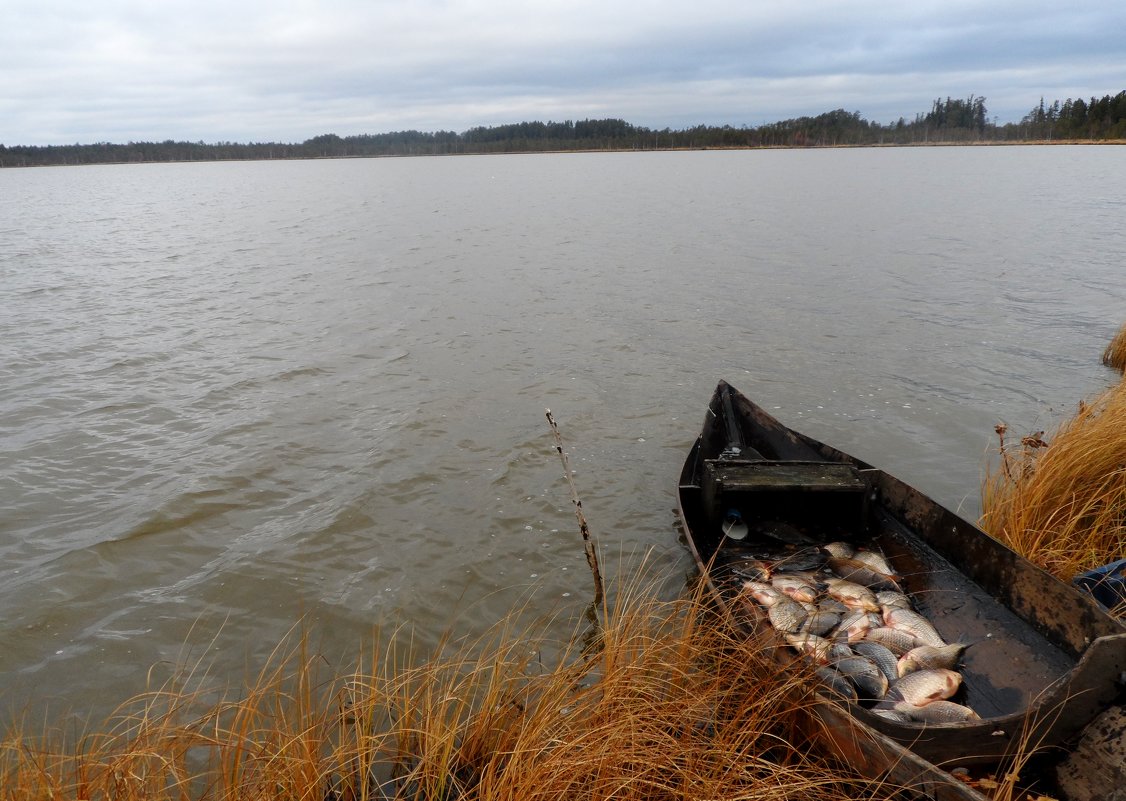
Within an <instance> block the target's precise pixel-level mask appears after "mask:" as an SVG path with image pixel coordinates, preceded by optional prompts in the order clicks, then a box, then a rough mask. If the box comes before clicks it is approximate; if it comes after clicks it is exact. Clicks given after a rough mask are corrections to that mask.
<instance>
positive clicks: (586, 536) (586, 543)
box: [546, 409, 603, 607]
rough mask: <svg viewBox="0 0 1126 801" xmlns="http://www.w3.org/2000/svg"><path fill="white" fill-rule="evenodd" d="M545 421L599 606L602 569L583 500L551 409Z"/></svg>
mask: <svg viewBox="0 0 1126 801" xmlns="http://www.w3.org/2000/svg"><path fill="white" fill-rule="evenodd" d="M546 411H547V423H548V425H550V426H551V433H552V436H553V437H554V438H555V450H556V451H557V452H558V453H559V459H560V461H561V462H563V475H564V476H566V477H567V486H569V487H570V488H571V503H573V504H574V505H575V517H577V518H578V520H579V532H580V533H581V534H582V535H583V548H584V549H585V550H586V563H587V565H588V566H589V567H590V573H591V575H592V576H593V577H594V606H595V607H599V606H601V605H602V597H603V592H602V570H601V568H599V566H598V548H597V547H596V546H595V543H594V538H593V537H591V535H590V527H589V526H588V525H587V523H586V516H585V515H584V514H583V502H582V500H581V499H580V498H579V491H578V490H577V489H575V479H574V478H573V477H572V475H571V465H570V464H569V463H568V462H567V453H566V451H564V450H563V437H562V436H561V435H560V433H559V426H558V425H556V423H555V418H554V417H552V415H551V409H547V410H546Z"/></svg>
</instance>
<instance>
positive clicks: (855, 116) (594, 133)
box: [0, 91, 1126, 167]
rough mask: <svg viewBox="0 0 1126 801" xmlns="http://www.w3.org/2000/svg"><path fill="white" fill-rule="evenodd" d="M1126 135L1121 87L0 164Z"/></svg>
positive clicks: (88, 149)
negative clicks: (1019, 106)
mask: <svg viewBox="0 0 1126 801" xmlns="http://www.w3.org/2000/svg"><path fill="white" fill-rule="evenodd" d="M1108 139H1126V91H1122V92H1119V93H1118V94H1117V95H1114V96H1111V95H1106V96H1105V97H1102V98H1094V97H1092V98H1091V99H1090V100H1089V101H1085V100H1083V99H1082V98H1080V99H1078V100H1072V99H1070V98H1068V99H1067V100H1065V101H1064V102H1063V103H1062V104H1061V103H1060V101H1058V100H1057V101H1055V102H1054V103H1052V104H1050V105H1045V104H1044V101H1043V99H1041V100H1040V104H1039V105H1038V106H1036V107H1035V108H1033V109H1032V110H1031V111H1030V112H1029V113H1028V114H1026V115H1025V116H1024V118H1023V119H1022V120H1021V121H1020V122H1018V123H1006V124H1004V125H997V124H996V121H993V122H990V121H989V117H988V112H987V110H986V108H985V98H984V97H975V96H974V95H970V96H969V97H968V98H966V99H965V100H962V99H960V98H950V97H948V98H946V99H945V100H942V99H938V100H935V101H934V104H933V106H932V107H931V110H930V111H929V112H927V113H925V114H922V113H920V114H917V115H916V116H915V119H914V120H910V121H908V120H906V119H904V118H900V119H899V121H898V122H894V123H891V124H888V125H881V124H880V123H877V122H871V121H869V120H866V119H864V118H863V117H861V116H860V112H858V111H853V112H849V111H845V110H844V109H837V110H836V111H829V112H826V113H824V114H820V115H818V116H816V117H799V118H797V119H790V120H784V121H782V122H775V123H770V124H767V125H762V126H759V127H757V128H748V127H745V126H744V127H740V128H735V127H732V126H730V125H724V126H720V127H716V126H710V125H697V126H696V127H694V128H685V129H683V130H672V129H670V128H665V129H663V130H655V129H651V128H645V127H643V126H638V125H632V124H630V123H628V122H626V121H625V120H619V119H606V120H580V121H578V122H572V121H570V120H567V121H566V122H520V123H515V124H511V125H497V126H491V127H477V128H470V129H469V130H468V131H465V132H463V133H455V132H454V131H437V132H433V133H424V132H422V131H396V132H393V133H381V134H362V135H359V136H343V137H342V136H337V135H336V134H324V135H322V136H315V137H313V138H312V139H308V140H306V141H304V142H302V143H300V144H279V143H275V142H269V143H257V142H255V143H251V144H239V143H236V142H219V143H216V144H204V143H203V142H174V141H172V140H167V141H164V142H130V143H128V144H124V145H116V144H110V143H108V142H99V143H97V144H92V145H77V144H76V145H47V146H23V145H17V146H14V147H5V146H3V145H0V167H30V166H38V165H58V164H102V163H124V162H151V161H223V160H235V159H304V158H349V157H363V156H421V155H446V154H454V153H525V152H542V151H558V150H659V149H670V148H687V149H699V148H752V147H839V146H844V145H917V144H928V143H970V142H1028V141H1058V140H1079V141H1101V140H1108Z"/></svg>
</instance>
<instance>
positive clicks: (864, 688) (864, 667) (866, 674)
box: [832, 656, 888, 700]
mask: <svg viewBox="0 0 1126 801" xmlns="http://www.w3.org/2000/svg"><path fill="white" fill-rule="evenodd" d="M832 666H833V667H834V668H836V669H837V670H838V671H839V672H840V673H841V674H842V675H844V676H847V677H848V680H849V681H851V682H852V683H853V684H855V685H856V689H857V690H858V691H859V692H860V693H861V694H862V695H863V696H864V697H865V698H871V699H873V700H879V699H881V698H883V697H884V696H885V695H886V694H887V691H888V680H887V676H885V675H884V674H883V673H882V672H881V671H880V669H879V668H878V667H877V666H876V665H875V664H874V663H873V662H872V660H870V659H866V658H865V657H863V656H851V657H848V658H847V659H838V660H836V661H835V662H833V663H832Z"/></svg>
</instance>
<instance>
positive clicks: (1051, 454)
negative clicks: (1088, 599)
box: [980, 383, 1126, 581]
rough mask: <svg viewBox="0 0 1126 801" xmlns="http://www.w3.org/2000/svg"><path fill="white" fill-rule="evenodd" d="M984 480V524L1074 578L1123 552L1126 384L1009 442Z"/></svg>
mask: <svg viewBox="0 0 1126 801" xmlns="http://www.w3.org/2000/svg"><path fill="white" fill-rule="evenodd" d="M997 433H998V435H999V436H1000V438H1001V449H1000V459H999V463H998V464H997V465H996V466H995V467H994V468H993V469H992V470H991V471H990V472H988V473H987V475H986V476H985V478H984V480H983V482H982V509H983V512H982V516H981V520H980V523H981V527H982V528H983V529H984V530H985V531H987V532H989V533H990V534H991V535H992V536H994V537H996V538H997V539H999V540H1001V541H1002V542H1004V543H1005V544H1007V545H1008V546H1009V547H1011V548H1012V549H1013V550H1015V551H1017V552H1018V553H1020V554H1021V555H1023V556H1025V557H1026V558H1028V559H1030V560H1032V561H1033V562H1035V563H1037V564H1039V565H1041V566H1043V567H1044V568H1046V569H1047V570H1048V571H1050V572H1051V573H1053V574H1054V575H1056V576H1058V577H1059V578H1061V579H1063V580H1065V581H1068V580H1071V579H1072V578H1073V577H1074V576H1075V575H1076V574H1077V573H1079V572H1082V571H1084V570H1087V569H1090V568H1092V567H1096V566H1098V565H1101V564H1105V563H1107V562H1111V561H1113V560H1115V559H1118V558H1120V557H1121V556H1122V547H1123V543H1124V542H1126V383H1123V384H1120V385H1118V386H1115V387H1112V388H1111V389H1108V390H1107V391H1105V392H1104V393H1102V394H1101V395H1099V396H1098V397H1096V398H1094V399H1093V400H1092V401H1090V402H1088V403H1081V404H1080V405H1079V409H1078V411H1077V412H1076V414H1075V416H1074V417H1073V418H1071V419H1070V420H1067V421H1065V422H1064V423H1063V424H1062V425H1060V426H1059V428H1058V429H1057V430H1056V432H1055V433H1054V434H1053V435H1051V436H1050V437H1049V439H1048V440H1047V441H1045V440H1044V438H1043V433H1044V432H1042V431H1041V432H1039V433H1037V434H1033V435H1031V436H1027V437H1024V438H1022V439H1021V441H1020V444H1019V446H1018V445H1016V444H1013V443H1010V442H1009V441H1007V440H1006V433H1007V431H1006V428H1005V426H1004V425H1000V426H998V427H997Z"/></svg>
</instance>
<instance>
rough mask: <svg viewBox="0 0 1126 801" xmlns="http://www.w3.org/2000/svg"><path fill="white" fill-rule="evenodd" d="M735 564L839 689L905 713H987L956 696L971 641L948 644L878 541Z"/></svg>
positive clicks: (952, 716)
mask: <svg viewBox="0 0 1126 801" xmlns="http://www.w3.org/2000/svg"><path fill="white" fill-rule="evenodd" d="M733 572H734V573H735V574H737V575H739V576H740V578H741V579H742V594H743V595H744V596H746V597H750V598H752V599H754V601H755V602H756V603H757V604H758V605H759V606H761V607H763V608H764V609H765V610H766V614H767V616H768V618H769V619H770V623H771V625H772V626H773V627H774V628H775V629H776V630H777V631H778V632H779V633H780V634H781V635H783V636H784V637H785V639H786V642H787V643H789V645H790V647H792V648H794V649H795V650H796V651H798V652H799V653H802V654H804V655H805V656H806V657H807V658H808V659H810V660H812V661H813V663H814V664H815V665H816V666H817V667H816V672H817V675H818V677H819V678H820V679H821V681H823V682H824V684H825V685H826V687H828V688H829V689H830V691H832V692H834V693H836V694H837V695H840V696H842V697H843V698H845V699H847V700H850V701H856V702H863V703H864V704H865V705H866V706H868V705H871V709H872V712H874V713H875V714H877V715H880V716H882V717H885V718H889V719H891V720H895V721H899V722H919V723H957V722H963V721H968V720H977V719H979V716H978V715H977V713H975V712H974V711H973V710H972V709H970V708H969V707H967V706H963V705H962V704H957V703H954V702H952V701H950V700H949V699H950V698H951V697H952V696H953V695H954V694H955V693H956V692H957V691H958V689H959V687H960V686H961V683H962V676H961V674H960V673H958V672H957V670H956V668H957V665H958V662H959V660H960V659H961V657H962V653H963V651H964V650H965V648H966V646H965V645H962V644H959V643H954V644H947V643H946V642H945V641H943V639H942V637H940V636H939V634H938V632H937V631H936V630H935V628H934V626H933V625H931V623H930V621H928V620H927V619H926V618H925V617H923V616H922V615H920V614H919V613H918V612H916V611H915V609H914V605H913V604H912V602H911V599H910V598H909V597H908V596H907V595H906V594H905V593H904V592H903V591H902V589H901V588H900V585H899V578H898V576H896V575H895V573H894V571H893V570H892V568H891V565H890V564H889V563H888V561H887V559H886V558H885V557H884V555H883V554H882V553H880V552H879V551H878V550H876V549H874V548H856V547H854V546H852V545H850V544H849V543H846V542H832V543H829V544H828V545H824V546H821V547H819V548H807V549H805V550H804V553H802V554H799V555H797V556H796V558H787V559H783V560H761V559H755V560H747V561H745V562H744V563H743V564H742V565H741V566H739V567H734V569H733Z"/></svg>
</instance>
